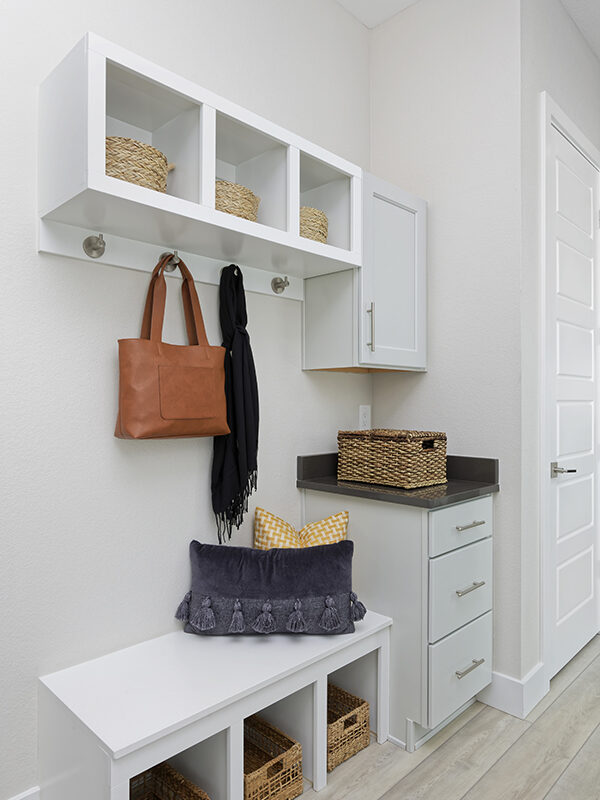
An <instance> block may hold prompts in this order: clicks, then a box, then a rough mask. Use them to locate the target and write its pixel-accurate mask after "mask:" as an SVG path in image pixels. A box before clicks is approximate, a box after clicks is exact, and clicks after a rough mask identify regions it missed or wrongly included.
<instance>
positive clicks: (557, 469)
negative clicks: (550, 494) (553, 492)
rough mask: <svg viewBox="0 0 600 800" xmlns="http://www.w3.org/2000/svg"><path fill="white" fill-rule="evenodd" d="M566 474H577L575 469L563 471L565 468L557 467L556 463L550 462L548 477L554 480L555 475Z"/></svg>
mask: <svg viewBox="0 0 600 800" xmlns="http://www.w3.org/2000/svg"><path fill="white" fill-rule="evenodd" d="M567 472H577V470H576V469H565V467H559V466H558V461H551V462H550V477H551V478H556V476H557V475H565V474H566V473H567Z"/></svg>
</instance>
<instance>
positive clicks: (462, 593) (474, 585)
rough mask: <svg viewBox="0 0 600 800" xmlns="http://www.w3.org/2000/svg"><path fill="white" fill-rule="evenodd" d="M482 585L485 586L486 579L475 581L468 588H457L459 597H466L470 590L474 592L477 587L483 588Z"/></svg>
mask: <svg viewBox="0 0 600 800" xmlns="http://www.w3.org/2000/svg"><path fill="white" fill-rule="evenodd" d="M482 586H485V581H473V583H472V584H471V585H470V586H468V587H467V588H466V589H457V590H456V594H457V595H458V596H459V597H464V596H465V595H466V594H469V592H474V591H475V589H481V587H482Z"/></svg>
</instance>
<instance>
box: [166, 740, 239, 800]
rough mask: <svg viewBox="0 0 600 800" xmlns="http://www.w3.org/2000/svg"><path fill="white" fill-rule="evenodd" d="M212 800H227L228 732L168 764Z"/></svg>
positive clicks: (182, 753) (183, 753)
mask: <svg viewBox="0 0 600 800" xmlns="http://www.w3.org/2000/svg"><path fill="white" fill-rule="evenodd" d="M168 763H169V764H170V765H171V766H172V767H174V768H175V769H176V770H177V772H179V773H181V775H183V777H184V778H187V780H188V781H191V782H192V783H193V784H195V785H196V786H198V787H199V788H200V789H202V791H203V792H205V793H206V794H207V795H208V797H209V798H210V800H227V773H228V765H227V731H226V730H225V731H220V732H219V733H216V734H215V735H214V736H210V737H209V738H208V739H204V741H202V742H200V743H199V744H196V745H194V746H193V747H190V748H188V749H187V750H183V751H182V752H181V753H178V754H177V755H176V756H173V758H170V759H169V762H168Z"/></svg>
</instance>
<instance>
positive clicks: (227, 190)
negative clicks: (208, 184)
mask: <svg viewBox="0 0 600 800" xmlns="http://www.w3.org/2000/svg"><path fill="white" fill-rule="evenodd" d="M259 203H260V197H257V196H256V195H255V194H254V192H251V191H250V189H247V188H246V187H245V186H242V185H241V184H239V183H231V181H223V180H221V179H220V178H217V180H216V181H215V208H216V209H217V211H225V212H226V213H227V214H235V216H236V217H242V218H243V219H249V220H251V221H252V222H256V217H257V214H258V204H259Z"/></svg>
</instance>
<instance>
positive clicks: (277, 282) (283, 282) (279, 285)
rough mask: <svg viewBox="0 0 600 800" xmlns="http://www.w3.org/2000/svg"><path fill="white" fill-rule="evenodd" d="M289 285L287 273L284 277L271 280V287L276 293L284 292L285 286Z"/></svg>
mask: <svg viewBox="0 0 600 800" xmlns="http://www.w3.org/2000/svg"><path fill="white" fill-rule="evenodd" d="M289 285H290V282H289V280H288V276H287V275H286V276H285V277H284V278H273V280H272V281H271V289H273V291H274V292H275V294H282V292H283V291H284V290H285V288H286V287H287V286H289Z"/></svg>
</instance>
